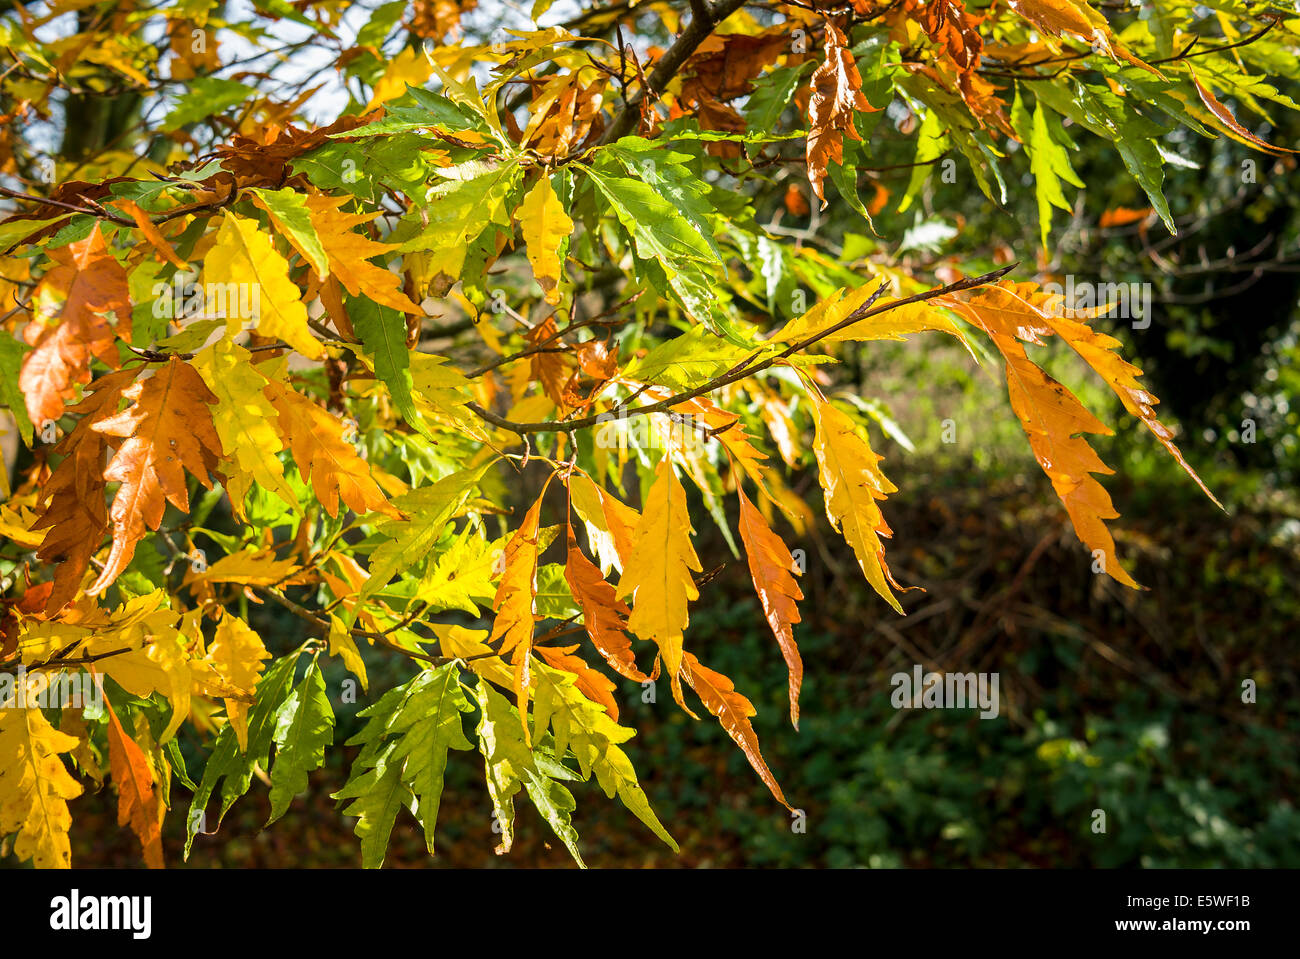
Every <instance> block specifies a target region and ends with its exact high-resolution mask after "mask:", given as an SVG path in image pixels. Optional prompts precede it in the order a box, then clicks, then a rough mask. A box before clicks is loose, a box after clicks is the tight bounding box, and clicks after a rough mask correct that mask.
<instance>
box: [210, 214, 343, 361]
mask: <svg viewBox="0 0 1300 959" xmlns="http://www.w3.org/2000/svg"><path fill="white" fill-rule="evenodd" d="M203 278H204V282H205V283H214V284H222V285H224V284H230V283H255V284H257V286H256V287H255V289H256V290H257V291H258V292H257V303H258V316H257V318H256V319H257V332H258V333H260V334H261V335H263V336H272V337H277V338H279V339H281V340H284V342H286V343H288V344H289V345H290V346H292V347H293V348H294V349H295V350H297V351H298V352H299V353H301V354H302V355H303V356H306V357H308V358H309V359H313V360H319V359H321V358H322V357H323V356H324V355H325V348H324V347H323V346H321V344H320V341H318V340H317V339H316V338H315V337H314V336H312V332H311V327H310V326H309V325H308V323H307V307H305V306H304V305H303V302H302V293H301V291H300V290H299V289H298V287H297V286H295V285H294V283H293V281H292V280H290V279H289V261H288V260H286V259H285V258H284V257H282V256H281V255H280V254H279V252H277V250H276V249H275V246H274V245H273V244H272V243H271V238H270V236H268V235H267V234H265V233H263V232H262V231H261V230H259V229H258V227H257V222H256V221H255V220H250V219H247V218H245V217H241V216H236V215H235V214H233V213H226V214H225V216H224V218H223V219H222V221H221V227H220V229H219V230H217V238H216V241H215V243H214V244H213V247H212V249H211V250H210V251H208V255H207V257H206V258H205V259H204V261H203ZM233 289H237V287H229V286H227V287H226V291H227V296H226V301H227V302H230V300H231V296H230V295H229V293H230V291H231V290H233ZM236 299H238V298H236ZM242 319H248V318H247V317H234V316H231V317H227V318H226V327H227V329H228V330H229V331H230V332H231V333H234V332H236V331H237V330H238V328H239V324H240V321H241V320H242Z"/></svg>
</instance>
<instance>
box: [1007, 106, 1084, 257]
mask: <svg viewBox="0 0 1300 959" xmlns="http://www.w3.org/2000/svg"><path fill="white" fill-rule="evenodd" d="M1011 124H1012V126H1013V127H1014V128H1015V131H1016V136H1017V137H1019V138H1020V141H1021V143H1022V144H1023V145H1024V147H1025V151H1026V152H1027V153H1028V154H1029V171H1030V173H1031V175H1032V176H1033V178H1034V192H1035V197H1036V199H1037V201H1038V225H1039V233H1040V236H1041V239H1042V244H1043V247H1044V248H1046V247H1047V237H1048V234H1049V233H1050V232H1051V229H1052V207H1056V208H1057V209H1059V210H1064V211H1065V212H1067V213H1069V212H1071V211H1072V209H1073V208H1072V207H1071V206H1070V203H1069V201H1068V200H1066V198H1065V193H1064V192H1063V191H1062V190H1061V181H1062V180H1065V181H1066V182H1067V183H1070V184H1072V185H1073V186H1076V187H1079V188H1080V189H1083V187H1084V183H1083V181H1082V180H1080V179H1079V177H1078V176H1077V175H1076V174H1075V172H1074V168H1073V167H1071V166H1070V156H1069V154H1068V153H1067V152H1066V150H1065V148H1064V147H1063V146H1062V145H1061V141H1062V139H1064V138H1065V132H1064V130H1062V129H1060V121H1059V120H1057V119H1056V116H1055V114H1049V113H1048V112H1047V111H1046V110H1045V109H1043V105H1042V103H1036V104H1035V105H1034V114H1033V117H1032V119H1031V118H1030V116H1029V111H1028V110H1027V109H1026V108H1025V105H1024V101H1023V100H1022V99H1021V96H1020V91H1019V90H1018V89H1017V91H1016V97H1015V101H1014V102H1013V103H1012V105H1011ZM1067 142H1068V140H1067Z"/></svg>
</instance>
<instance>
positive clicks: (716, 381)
mask: <svg viewBox="0 0 1300 959" xmlns="http://www.w3.org/2000/svg"><path fill="white" fill-rule="evenodd" d="M1017 265H1018V264H1016V263H1012V264H1010V265H1009V266H1004V267H1002V268H1001V269H999V270H993V271H992V272H991V273H984V274H981V275H980V276H971V277H967V278H965V279H963V280H958V281H957V282H956V283H949V284H948V285H947V286H941V287H936V288H935V289H933V290H926V291H925V292H923V293H914V294H913V295H911V296H907V297H904V298H903V299H901V300H895V301H893V302H892V303H886V304H885V305H884V306H877V307H873V306H872V304H874V303H875V301H876V299H877V298H878V297H879V296H880V295H881V293H883V292H884V283H883V282H882V283H881V286H880V288H879V289H877V290H876V292H875V293H874V294H873V295H872V296H871V298H870V299H869V300H867V302H866V303H864V304H862V306H860V307H858V308H857V309H856V310H854V311H853V312H852V313H850V314H849V315H848V316H846V317H845V318H844V319H843V320H841V321H840V322H839V323H836V324H835V325H834V326H831V327H828V328H826V329H824V330H822V331H821V332H819V333H814V334H813V335H812V336H809V337H807V338H806V339H803V340H800V341H799V342H797V343H794V344H792V345H790V346H788V347H786V348H785V349H784V350H782V351H781V352H780V353H777V354H775V355H773V356H770V357H768V358H767V359H766V360H763V361H762V362H761V363H757V364H755V363H754V361H755V360H757V359H758V357H759V356H760V355H761V352H759V353H754V354H753V355H752V356H750V357H748V358H746V359H745V360H742V361H741V362H740V363H738V364H736V366H734V367H732V368H731V369H730V370H728V371H727V372H726V373H723V374H722V375H721V376H717V377H714V378H713V379H711V380H709V381H708V382H707V383H705V384H704V385H702V386H697V387H696V388H695V389H693V390H688V391H686V392H685V393H678V394H676V395H675V396H670V397H668V398H667V399H664V400H660V401H659V402H657V403H648V404H646V405H645V406H638V407H636V408H635V409H630V410H626V411H623V412H620V413H618V414H617V416H618V418H619V419H630V418H631V417H633V416H645V415H647V414H649V413H666V412H668V411H669V410H671V409H672V408H673V407H674V406H677V405H678V404H679V403H685V402H686V401H687V400H693V399H695V397H697V396H703V395H704V394H705V393H712V392H713V391H714V390H717V389H721V388H722V387H724V386H727V385H729V384H731V383H735V382H736V381H737V380H743V379H746V378H747V377H750V376H753V375H754V374H756V373H761V372H763V371H764V370H766V369H768V368H769V367H771V366H773V365H774V364H776V363H779V362H780V361H781V360H784V359H786V358H787V357H790V356H792V355H794V354H795V353H798V352H800V351H801V350H806V349H807V348H808V347H810V346H812V345H813V344H814V343H816V342H818V341H819V340H823V339H825V338H826V337H828V336H830V335H831V334H832V333H838V332H839V331H840V330H842V329H844V328H845V327H848V326H852V325H853V324H854V323H857V322H859V321H861V320H865V319H867V318H868V317H872V316H879V315H880V314H881V313H888V312H889V311H890V310H896V309H898V308H899V307H900V306H907V305H908V304H910V303H921V302H923V301H925V300H932V299H934V298H935V297H939V296H945V295H947V294H949V293H958V292H960V291H962V290H970V289H974V288H975V287H977V286H984V285H985V284H988V283H994V282H996V281H998V280H1000V279H1001V278H1002V277H1004V276H1006V275H1007V274H1008V273H1010V272H1011V270H1012V269H1014V268H1015V267H1016V266H1017ZM465 406H466V407H467V408H468V409H470V410H472V411H473V412H474V413H475V414H476V415H477V416H478V417H479V418H480V419H483V420H484V421H486V422H488V423H491V424H492V425H493V426H496V427H499V428H501V429H504V430H509V431H510V432H512V433H518V434H519V435H520V436H523V435H525V434H528V433H573V432H576V431H577V430H581V429H587V428H588V427H592V426H596V425H598V424H600V423H604V422H607V421H608V420H609V419H610V417H611V414H609V413H597V414H593V415H591V416H582V417H579V418H577V419H572V420H556V421H550V422H543V423H514V422H511V421H510V420H507V419H504V418H503V417H500V416H497V415H496V414H495V413H492V412H489V411H488V410H485V409H484V408H483V407H481V406H479V405H478V404H477V403H466V404H465Z"/></svg>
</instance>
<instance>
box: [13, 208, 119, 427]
mask: <svg viewBox="0 0 1300 959" xmlns="http://www.w3.org/2000/svg"><path fill="white" fill-rule="evenodd" d="M50 258H51V259H52V260H53V261H54V263H55V265H54V266H52V267H51V268H50V269H49V270H48V271H47V272H46V273H45V275H44V276H43V277H41V282H40V283H39V284H38V285H37V287H36V293H35V296H34V301H35V302H36V303H37V304H38V305H37V310H36V316H35V317H33V320H32V322H31V323H29V324H28V325H27V327H26V329H24V331H23V337H24V338H25V339H26V340H27V342H28V344H30V345H31V346H32V347H33V349H32V351H31V352H30V353H28V354H27V356H26V357H25V358H24V359H23V365H22V370H21V372H20V373H19V374H18V387H19V389H21V390H22V392H23V396H24V398H25V399H26V401H27V415H28V416H29V417H30V418H31V421H32V422H33V423H35V424H36V426H37V428H39V427H40V426H41V424H42V423H44V422H45V421H46V420H56V419H58V418H59V417H60V416H62V415H63V410H64V406H65V404H66V402H67V400H69V399H70V398H71V397H72V396H73V394H74V387H75V385H76V384H78V383H89V382H90V361H91V358H92V357H93V358H96V359H99V360H101V361H102V362H104V363H105V364H107V365H108V366H109V367H111V368H113V369H116V368H117V367H119V366H120V365H121V363H120V361H119V360H118V356H117V348H116V346H115V344H114V342H113V341H114V338H115V336H116V335H117V333H116V331H115V330H114V328H113V327H112V326H110V325H109V323H108V319H107V314H108V313H110V312H111V313H113V315H114V317H115V321H116V324H117V330H118V331H121V332H122V333H124V334H126V335H129V334H130V330H131V298H130V289H129V287H128V285H127V277H126V270H124V269H122V266H121V264H119V263H118V262H117V260H116V259H115V258H114V257H113V254H112V253H110V252H109V251H108V247H107V246H105V244H104V237H103V235H102V234H101V233H100V232H99V225H98V224H96V225H95V227H94V228H93V229H92V230H91V231H90V235H89V236H87V237H86V238H85V239H84V240H80V241H78V242H76V243H70V244H68V245H67V246H64V247H58V248H56V249H53V250H50Z"/></svg>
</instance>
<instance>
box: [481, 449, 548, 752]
mask: <svg viewBox="0 0 1300 959" xmlns="http://www.w3.org/2000/svg"><path fill="white" fill-rule="evenodd" d="M551 475H552V476H553V475H554V474H551ZM550 482H551V479H550V477H547V479H546V483H545V484H544V485H543V486H542V492H541V494H540V495H539V496H538V497H537V500H536V502H534V503H533V505H532V506H531V507H530V508H529V510H528V512H527V513H525V514H524V519H523V522H522V523H520V524H519V529H517V530H515V532H514V535H513V536H511V537H510V539H509V540H507V541H506V548H505V554H504V563H505V572H503V573H502V574H501V582H500V583H498V584H497V592H496V596H495V597H494V598H493V600H492V609H493V610H494V611H495V612H496V618H495V619H494V620H493V622H492V635H491V636H490V637H488V642H489V643H492V642H495V641H496V640H498V639H499V640H501V648H500V652H501V655H502V657H504V656H505V654H506V653H507V652H510V651H512V650H513V652H514V654H513V656H512V657H511V660H510V662H511V665H513V666H514V674H515V696H516V698H517V700H518V705H519V719H520V721H521V722H523V724H524V741H525V742H531V738H530V733H529V730H528V688H529V686H530V685H531V677H530V676H529V672H528V657H529V655H530V653H531V651H532V648H533V622H534V620H533V605H534V601H535V599H536V596H537V526H538V521H539V519H540V517H541V513H542V497H544V496H545V495H546V487H547V486H549V485H550Z"/></svg>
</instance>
